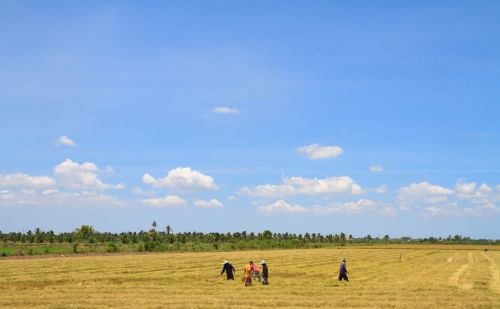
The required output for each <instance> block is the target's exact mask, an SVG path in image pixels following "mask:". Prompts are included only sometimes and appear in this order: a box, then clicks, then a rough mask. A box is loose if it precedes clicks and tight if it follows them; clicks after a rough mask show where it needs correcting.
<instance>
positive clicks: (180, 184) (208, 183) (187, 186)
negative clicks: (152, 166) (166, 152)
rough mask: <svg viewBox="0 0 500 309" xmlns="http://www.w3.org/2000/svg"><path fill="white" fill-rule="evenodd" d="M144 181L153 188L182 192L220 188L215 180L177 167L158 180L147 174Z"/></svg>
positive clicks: (195, 171) (194, 171)
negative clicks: (165, 188)
mask: <svg viewBox="0 0 500 309" xmlns="http://www.w3.org/2000/svg"><path fill="white" fill-rule="evenodd" d="M142 181H143V182H144V183H145V184H148V185H151V186H153V187H156V188H159V187H171V188H174V189H181V190H198V189H207V190H217V189H219V186H218V185H217V184H216V183H215V180H214V179H213V178H212V177H211V176H209V175H205V174H203V173H201V172H198V171H197V170H192V169H191V168H189V167H177V168H175V169H172V170H170V171H169V172H168V174H167V176H165V177H164V178H160V179H156V178H155V177H153V176H151V175H150V174H148V173H146V174H144V176H142Z"/></svg>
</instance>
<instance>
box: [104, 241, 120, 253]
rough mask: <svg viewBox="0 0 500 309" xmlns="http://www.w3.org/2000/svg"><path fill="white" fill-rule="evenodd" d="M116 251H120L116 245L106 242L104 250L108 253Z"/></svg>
mask: <svg viewBox="0 0 500 309" xmlns="http://www.w3.org/2000/svg"><path fill="white" fill-rule="evenodd" d="M118 251H120V250H119V248H118V246H117V245H116V244H115V243H114V242H110V243H109V244H108V247H107V248H106V252H109V253H111V252H118Z"/></svg>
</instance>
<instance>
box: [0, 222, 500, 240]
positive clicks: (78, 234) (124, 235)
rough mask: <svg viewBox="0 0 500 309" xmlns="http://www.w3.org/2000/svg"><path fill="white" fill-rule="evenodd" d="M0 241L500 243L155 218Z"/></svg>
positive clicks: (1, 236) (0, 235) (20, 235)
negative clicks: (141, 225) (188, 225)
mask: <svg viewBox="0 0 500 309" xmlns="http://www.w3.org/2000/svg"><path fill="white" fill-rule="evenodd" d="M0 241H2V242H4V243H7V242H11V243H25V244H28V243H30V244H33V243H38V244H42V243H50V244H53V243H69V244H71V243H76V242H78V243H89V244H98V243H101V244H103V243H119V244H123V245H127V244H141V243H142V244H148V245H151V246H154V245H160V244H175V243H180V244H186V243H206V244H214V243H215V244H216V243H230V242H245V241H251V242H252V241H267V242H278V243H279V242H294V243H296V244H308V243H312V244H315V243H319V244H321V243H324V244H337V245H344V244H366V243H443V244H500V240H498V239H497V240H494V239H472V238H470V237H466V236H461V235H455V236H451V235H450V236H448V237H447V238H442V237H426V238H412V237H398V238H391V237H389V235H385V236H384V237H372V236H371V235H366V236H363V237H353V236H352V235H351V234H349V235H347V234H345V233H343V232H341V233H336V234H326V235H323V234H321V233H304V234H295V233H273V232H271V231H270V230H265V231H263V232H261V233H254V232H246V231H242V232H234V233H217V232H214V233H202V232H180V233H174V232H173V230H172V228H171V227H170V225H167V226H166V227H165V228H164V229H162V230H160V229H158V225H157V223H156V222H153V223H152V225H151V229H149V230H147V231H143V230H141V231H139V232H121V233H110V232H99V231H96V230H95V229H94V228H93V227H92V226H90V225H82V226H81V227H79V228H77V229H75V230H74V231H72V232H62V233H55V232H54V231H51V230H49V231H43V230H41V229H40V228H36V229H35V230H33V231H31V230H29V231H27V232H24V233H21V232H9V233H3V232H1V231H0Z"/></svg>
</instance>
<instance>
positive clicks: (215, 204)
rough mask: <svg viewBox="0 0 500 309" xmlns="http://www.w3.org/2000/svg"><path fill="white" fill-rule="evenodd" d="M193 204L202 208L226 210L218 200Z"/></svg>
mask: <svg viewBox="0 0 500 309" xmlns="http://www.w3.org/2000/svg"><path fill="white" fill-rule="evenodd" d="M193 204H194V206H197V207H201V208H224V205H223V204H222V203H221V202H219V200H217V199H211V200H209V201H205V200H196V201H195V202H194V203H193Z"/></svg>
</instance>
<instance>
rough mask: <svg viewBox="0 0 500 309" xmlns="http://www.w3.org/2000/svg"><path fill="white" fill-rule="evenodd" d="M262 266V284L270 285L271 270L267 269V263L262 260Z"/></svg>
mask: <svg viewBox="0 0 500 309" xmlns="http://www.w3.org/2000/svg"><path fill="white" fill-rule="evenodd" d="M260 265H262V284H264V285H268V284H269V281H268V278H269V269H267V264H266V261H264V260H262V261H261V262H260Z"/></svg>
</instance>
